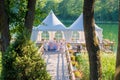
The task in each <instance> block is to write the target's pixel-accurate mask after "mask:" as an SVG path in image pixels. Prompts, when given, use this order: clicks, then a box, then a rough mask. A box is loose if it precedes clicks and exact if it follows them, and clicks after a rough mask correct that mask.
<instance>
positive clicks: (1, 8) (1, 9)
mask: <svg viewBox="0 0 120 80" xmlns="http://www.w3.org/2000/svg"><path fill="white" fill-rule="evenodd" d="M0 36H1V37H0V49H1V51H2V52H5V50H6V49H7V47H8V45H9V43H10V33H9V20H8V15H7V13H6V9H5V1H4V0H0Z"/></svg>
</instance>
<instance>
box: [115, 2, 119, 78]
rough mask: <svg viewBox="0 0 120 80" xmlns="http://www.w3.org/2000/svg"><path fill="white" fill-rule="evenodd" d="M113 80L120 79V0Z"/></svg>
mask: <svg viewBox="0 0 120 80" xmlns="http://www.w3.org/2000/svg"><path fill="white" fill-rule="evenodd" d="M115 80H120V0H119V30H118V47H117V56H116V70H115Z"/></svg>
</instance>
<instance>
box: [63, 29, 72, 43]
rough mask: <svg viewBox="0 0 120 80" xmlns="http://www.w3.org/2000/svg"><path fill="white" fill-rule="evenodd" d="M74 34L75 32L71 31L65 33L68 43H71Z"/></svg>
mask: <svg viewBox="0 0 120 80" xmlns="http://www.w3.org/2000/svg"><path fill="white" fill-rule="evenodd" d="M72 33H73V31H69V30H67V31H64V37H65V40H66V42H70V41H71V38H72Z"/></svg>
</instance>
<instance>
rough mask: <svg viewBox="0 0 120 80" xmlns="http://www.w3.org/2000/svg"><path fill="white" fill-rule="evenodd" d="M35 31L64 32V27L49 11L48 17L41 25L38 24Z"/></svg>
mask: <svg viewBox="0 0 120 80" xmlns="http://www.w3.org/2000/svg"><path fill="white" fill-rule="evenodd" d="M36 29H37V30H41V31H60V30H66V27H65V26H64V25H63V24H62V23H61V22H60V21H59V19H58V18H57V17H56V16H55V14H54V13H53V11H52V10H51V11H50V13H49V15H48V16H47V17H46V18H45V19H44V20H43V22H42V24H40V25H39V26H38V27H37V28H36Z"/></svg>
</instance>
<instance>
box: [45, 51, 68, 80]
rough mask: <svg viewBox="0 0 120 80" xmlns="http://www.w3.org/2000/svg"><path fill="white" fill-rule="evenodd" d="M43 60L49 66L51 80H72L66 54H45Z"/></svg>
mask: <svg viewBox="0 0 120 80" xmlns="http://www.w3.org/2000/svg"><path fill="white" fill-rule="evenodd" d="M43 58H44V60H45V62H46V65H47V71H48V72H49V74H50V75H51V77H52V79H51V80H70V79H69V72H68V66H67V60H66V55H65V53H63V52H62V53H61V52H44V54H43Z"/></svg>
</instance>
